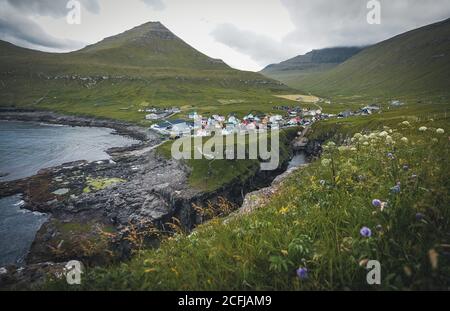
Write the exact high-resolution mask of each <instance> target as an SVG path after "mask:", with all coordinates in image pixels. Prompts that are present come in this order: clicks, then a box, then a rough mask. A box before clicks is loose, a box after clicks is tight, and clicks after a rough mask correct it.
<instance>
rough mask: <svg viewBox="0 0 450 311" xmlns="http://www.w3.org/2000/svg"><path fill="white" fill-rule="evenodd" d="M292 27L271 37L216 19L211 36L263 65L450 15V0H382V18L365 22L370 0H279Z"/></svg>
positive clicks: (376, 39) (362, 43) (384, 35)
mask: <svg viewBox="0 0 450 311" xmlns="http://www.w3.org/2000/svg"><path fill="white" fill-rule="evenodd" d="M281 2H282V4H283V5H284V6H285V8H286V9H287V11H288V12H289V15H290V18H291V21H292V23H293V24H294V26H295V30H294V31H292V32H291V33H290V34H288V35H287V36H285V37H284V38H280V39H279V41H278V40H274V39H272V38H270V37H268V36H265V35H263V34H259V33H256V32H251V31H243V30H240V29H238V28H236V27H235V26H233V25H229V24H225V25H220V26H219V27H217V29H216V30H215V31H214V32H213V33H212V35H213V37H214V38H215V39H216V40H217V41H219V42H221V43H223V44H225V45H227V46H229V47H231V48H233V49H234V50H236V51H238V52H241V53H244V54H246V55H248V56H250V57H251V58H252V59H253V60H255V61H256V62H258V63H259V64H261V65H267V64H269V63H272V62H279V61H282V60H285V59H287V58H290V57H293V56H295V55H299V54H303V53H306V52H308V51H310V50H312V49H318V48H325V47H335V46H365V45H369V44H374V43H377V42H380V41H383V40H385V39H388V38H390V37H393V36H395V35H398V34H400V33H403V32H406V31H409V30H412V29H415V28H418V27H421V26H424V25H427V24H431V23H433V22H437V21H440V20H443V19H446V18H449V17H450V0H421V1H417V0H380V2H381V24H380V25H370V24H368V23H367V13H368V12H369V10H368V9H367V3H368V0H334V1H330V0H281Z"/></svg>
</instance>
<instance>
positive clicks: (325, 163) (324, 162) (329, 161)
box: [321, 159, 331, 166]
mask: <svg viewBox="0 0 450 311" xmlns="http://www.w3.org/2000/svg"><path fill="white" fill-rule="evenodd" d="M321 163H322V165H323V166H328V165H330V163H331V160H330V159H323V160H322V162H321Z"/></svg>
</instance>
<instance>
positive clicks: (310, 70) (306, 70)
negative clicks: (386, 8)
mask: <svg viewBox="0 0 450 311" xmlns="http://www.w3.org/2000/svg"><path fill="white" fill-rule="evenodd" d="M362 49H363V48H360V47H335V48H326V49H320V50H313V51H311V52H309V53H306V54H305V55H299V56H296V57H294V58H291V59H288V60H286V61H284V62H281V63H279V64H272V65H269V66H267V67H266V68H264V69H263V70H262V71H261V73H262V74H263V75H265V76H266V77H269V78H272V79H275V80H278V81H281V82H283V83H285V84H286V85H289V86H292V87H294V88H296V87H297V86H298V85H299V83H301V81H303V79H305V78H308V77H310V76H311V75H314V74H318V73H322V72H326V71H328V70H331V69H333V68H335V67H336V66H338V65H339V64H342V63H343V62H345V61H346V60H347V59H349V58H350V57H352V56H354V55H356V54H357V53H359V52H361V51H362Z"/></svg>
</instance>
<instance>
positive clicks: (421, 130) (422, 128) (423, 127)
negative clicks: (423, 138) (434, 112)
mask: <svg viewBox="0 0 450 311" xmlns="http://www.w3.org/2000/svg"><path fill="white" fill-rule="evenodd" d="M427 130H428V128H427V127H426V126H421V127H419V131H420V132H426V131H427Z"/></svg>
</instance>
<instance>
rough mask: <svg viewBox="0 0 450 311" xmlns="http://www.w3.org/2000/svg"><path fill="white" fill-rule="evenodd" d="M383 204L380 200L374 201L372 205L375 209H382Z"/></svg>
mask: <svg viewBox="0 0 450 311" xmlns="http://www.w3.org/2000/svg"><path fill="white" fill-rule="evenodd" d="M382 203H383V202H381V201H380V200H378V199H374V200H372V205H373V206H375V207H378V208H379V207H381V204H382Z"/></svg>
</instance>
